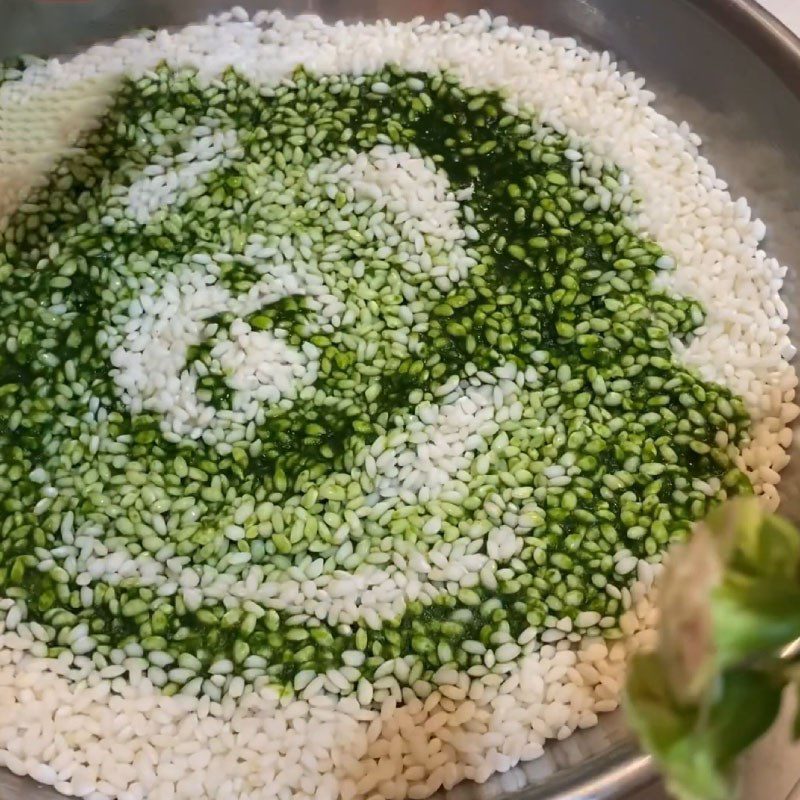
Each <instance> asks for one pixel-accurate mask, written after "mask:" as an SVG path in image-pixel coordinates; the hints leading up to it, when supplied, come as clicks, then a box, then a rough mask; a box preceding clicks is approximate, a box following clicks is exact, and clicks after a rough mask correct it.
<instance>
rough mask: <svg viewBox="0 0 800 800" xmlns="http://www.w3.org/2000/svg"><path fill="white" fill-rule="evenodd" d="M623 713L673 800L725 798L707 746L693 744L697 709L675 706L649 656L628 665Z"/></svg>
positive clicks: (661, 672) (661, 673)
mask: <svg viewBox="0 0 800 800" xmlns="http://www.w3.org/2000/svg"><path fill="white" fill-rule="evenodd" d="M625 710H626V713H627V717H628V721H629V723H630V725H631V727H632V728H633V729H634V731H635V732H636V734H637V735H638V736H639V739H640V741H641V743H642V744H643V745H644V747H645V749H647V751H648V752H649V753H651V754H652V756H653V758H654V759H655V760H656V762H657V763H658V765H659V767H660V769H661V770H662V772H663V774H664V778H665V780H666V782H667V786H668V788H669V789H670V791H671V792H672V793H673V794H674V795H675V796H676V797H677V798H678V800H727V798H728V796H729V791H728V790H729V786H728V781H727V778H726V776H725V775H724V774H722V773H721V772H720V771H719V770H718V769H717V767H716V764H715V763H714V759H713V757H712V755H711V753H710V752H709V750H708V748H707V747H702V746H698V742H697V741H696V735H695V728H696V726H697V721H698V717H699V714H698V711H697V709H696V708H694V707H691V706H689V707H682V706H680V705H679V704H678V702H677V701H676V699H675V697H674V696H673V694H672V693H671V691H670V689H669V683H668V681H667V678H666V674H665V672H664V668H663V665H662V663H661V660H660V659H659V658H658V656H656V655H655V654H648V655H638V656H636V657H635V658H634V659H633V661H632V662H631V665H630V668H629V673H628V682H627V686H626V691H625Z"/></svg>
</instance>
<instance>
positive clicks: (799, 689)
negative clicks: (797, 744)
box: [792, 680, 800, 741]
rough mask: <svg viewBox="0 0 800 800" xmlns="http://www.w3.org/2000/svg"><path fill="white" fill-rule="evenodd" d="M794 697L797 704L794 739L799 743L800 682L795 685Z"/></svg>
mask: <svg viewBox="0 0 800 800" xmlns="http://www.w3.org/2000/svg"><path fill="white" fill-rule="evenodd" d="M794 697H795V703H796V704H797V712H796V713H795V715H794V725H793V726H792V738H793V739H794V740H795V741H797V740H798V739H800V680H798V681H796V682H795V684H794Z"/></svg>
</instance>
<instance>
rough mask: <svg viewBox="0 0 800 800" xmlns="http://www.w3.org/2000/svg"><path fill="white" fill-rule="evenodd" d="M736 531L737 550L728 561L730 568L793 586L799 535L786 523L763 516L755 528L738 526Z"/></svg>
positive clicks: (795, 578) (798, 549)
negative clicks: (779, 580)
mask: <svg viewBox="0 0 800 800" xmlns="http://www.w3.org/2000/svg"><path fill="white" fill-rule="evenodd" d="M738 531H739V537H738V540H737V547H736V550H735V552H734V555H733V558H732V559H731V567H732V568H733V569H735V570H737V571H740V572H743V573H746V574H748V573H749V574H751V575H754V576H761V577H764V578H778V579H782V580H786V581H792V582H794V583H796V581H797V567H798V561H800V536H798V534H797V531H796V530H795V528H794V527H793V526H792V525H791V524H790V523H789V522H787V521H786V520H784V519H781V518H780V517H776V516H774V515H767V516H764V517H763V518H762V519H761V521H760V524H759V525H758V526H757V527H747V526H744V525H742V524H740V525H739V527H738Z"/></svg>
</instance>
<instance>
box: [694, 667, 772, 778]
mask: <svg viewBox="0 0 800 800" xmlns="http://www.w3.org/2000/svg"><path fill="white" fill-rule="evenodd" d="M782 691H783V683H782V681H781V680H780V679H776V678H775V676H773V675H771V674H769V673H766V672H761V671H757V670H750V669H733V670H730V671H728V672H726V673H725V675H724V676H723V678H722V688H721V691H720V694H719V696H718V697H717V698H716V699H715V700H714V703H713V705H712V706H711V708H710V709H709V712H708V719H707V722H706V725H707V729H706V731H705V733H704V736H705V738H706V739H707V741H708V746H709V748H710V749H711V750H712V751H713V754H714V759H715V761H716V763H717V764H718V765H719V766H720V768H721V769H727V768H728V767H729V766H730V765H731V763H732V762H733V760H734V759H735V758H736V756H738V755H739V754H740V753H742V751H744V750H745V749H747V748H748V747H749V746H750V745H751V744H753V742H755V741H756V739H758V738H759V737H760V736H761V735H762V734H763V733H765V732H766V731H767V730H768V729H769V727H770V726H771V725H772V723H773V722H774V721H775V718H776V717H777V716H778V711H779V710H780V705H781V694H782Z"/></svg>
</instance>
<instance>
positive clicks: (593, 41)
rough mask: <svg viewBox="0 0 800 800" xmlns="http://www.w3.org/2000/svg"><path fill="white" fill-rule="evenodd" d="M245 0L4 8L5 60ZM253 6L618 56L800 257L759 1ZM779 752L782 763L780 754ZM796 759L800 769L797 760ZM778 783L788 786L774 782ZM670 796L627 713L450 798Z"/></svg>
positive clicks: (786, 124)
mask: <svg viewBox="0 0 800 800" xmlns="http://www.w3.org/2000/svg"><path fill="white" fill-rule="evenodd" d="M233 2H235V0H47V1H46V0H0V9H2V12H3V13H2V26H0V58H3V57H6V56H10V55H14V54H18V53H36V54H40V55H57V54H70V53H74V52H76V51H79V50H81V49H83V48H85V47H87V46H89V45H91V44H93V43H95V42H97V41H100V40H103V39H110V38H114V37H117V36H120V35H122V34H123V33H125V32H127V31H129V30H131V29H135V28H139V27H145V26H146V27H164V26H175V25H181V24H185V23H187V22H190V21H192V20H196V19H198V18H201V17H202V16H204V15H205V14H207V13H209V12H212V11H215V10H220V9H222V8H225V7H226V6H227V5H231V4H232V3H233ZM241 4H242V5H244V6H245V7H247V8H248V9H250V10H254V9H257V8H259V7H262V8H263V7H272V6H274V5H277V6H279V7H282V8H283V9H284V10H286V11H287V12H288V13H308V12H314V13H319V14H321V15H322V16H324V17H326V18H328V19H336V18H343V19H349V20H354V19H375V18H378V17H380V18H383V17H388V18H391V19H410V18H411V17H414V16H416V15H419V14H421V15H424V16H428V17H438V16H441V15H442V14H444V13H445V12H448V11H454V12H456V13H459V14H467V13H470V12H473V11H476V10H478V9H480V8H482V7H486V8H488V9H489V10H491V11H493V12H494V13H498V14H506V15H508V16H509V17H510V18H511V19H512V20H513V21H515V22H518V23H531V24H534V25H537V26H540V27H543V28H547V29H548V30H551V31H553V32H556V33H559V34H563V35H570V36H574V37H576V38H577V39H579V40H580V41H581V42H582V43H583V44H585V45H587V46H589V47H592V48H595V49H607V50H610V51H611V52H612V53H613V54H614V55H616V56H617V57H618V58H619V59H620V60H621V61H622V62H623V63H624V64H625V65H626V66H627V67H630V68H632V69H634V70H636V71H637V72H638V73H640V74H641V75H643V76H644V77H646V78H647V80H648V83H649V85H650V88H652V89H654V90H655V91H656V93H657V96H658V99H657V102H656V105H657V107H658V108H659V109H660V110H661V111H662V112H664V113H665V114H667V115H668V116H670V117H673V118H675V119H685V120H687V121H688V122H689V124H690V125H691V126H692V128H694V130H696V131H697V132H698V133H699V134H700V135H701V136H702V137H703V139H704V141H705V152H706V154H707V155H708V157H709V159H710V160H711V162H712V163H713V164H714V165H715V166H716V167H717V168H718V171H719V174H720V175H722V176H723V177H725V178H726V179H727V180H728V181H729V183H730V187H731V190H732V192H733V194H734V195H745V196H746V197H747V198H748V199H749V201H750V204H751V206H752V207H753V209H754V211H755V213H756V214H757V215H758V216H760V217H762V218H763V219H764V220H765V221H766V222H767V225H768V239H767V243H766V246H767V248H768V250H769V251H770V253H771V254H773V255H775V256H777V257H778V258H779V259H780V260H781V262H782V263H787V264H791V263H792V262H793V261H794V260H795V259H796V256H797V253H798V252H800V203H798V202H797V197H796V195H797V190H796V181H795V180H793V177H794V176H800V40H798V39H796V38H795V37H794V36H793V35H792V34H791V33H790V32H789V31H788V30H787V29H786V28H785V27H784V26H783V25H781V24H780V23H779V22H778V21H777V20H776V19H775V18H774V17H772V16H771V15H769V14H768V13H767V12H766V11H764V10H763V9H761V8H760V7H759V6H758V5H757V4H756V3H755V2H754V0H655V1H654V2H642V0H536V2H535V3H532V2H530V0H277V2H275V3H271V2H269V0H263V2H259V0H247V1H245V2H242V3H241ZM784 298H785V299H786V301H787V305H788V306H789V308H790V315H791V319H790V322H791V324H792V326H793V327H794V326H795V325H796V319H797V315H798V313H799V312H800V282H798V280H797V275H796V273H794V272H790V273H789V275H788V276H787V285H786V287H785V289H784ZM799 476H800V460H798V459H797V458H795V459H794V461H793V463H792V466H790V467H789V468H788V469H787V470H786V472H785V473H784V479H783V482H782V484H781V488H782V497H783V506H782V508H783V511H784V513H786V514H788V516H789V517H791V518H793V519H794V520H795V521H800V479H798V477H799ZM780 744H782V743H781V742H778V743H775V742H773V743H772V745H771V746H770V755H771V756H772V759H770V761H771V764H772V765H775V755H776V752H777V751H776V750H775V747H776V746H779V745H780ZM794 762H795V763H798V759H797V758H796V757H795V758H794ZM780 772H781V770H780V762H779V764H778V769H777V772H776V769H775V767H774V766H773V768H772V770H771V773H772V774H771V775H770V776H769V778H770V779H771V781H772V783H771V785H770V788H769V789H767V787H766V784H765V780H766V777H765V776H764V774H763V769H762V774H760V775H754V774H753V773H752V772H751V773H750V774H749V775H746V776H745V780H746V781H748V780H749V782H750V788H749V789H746V790H745V793H744V795H743V796H744V797H747V798H750V799H751V800H761V798H763V799H764V800H767V798H769V800H777V799H778V798H781V797H785V796H786V794H787V792H788V791H789V789H790V787H791V786H792V784H793V782H794V781H795V780H796V779H797V772H796V771H795V773H794V774H791V773H790V774H786V773H785V772H784V773H783V777H782V779H781V776H780V775H779V774H777V773H780ZM776 779H777V780H776ZM633 792H636V794H637V797H640V798H642V800H643V799H644V797H647V798H648V800H654V798H657V797H662V796H663V795H662V792H661V790H660V789H659V788H658V785H657V782H656V776H655V772H654V771H653V768H652V766H651V764H650V760H649V759H648V758H647V757H646V756H643V755H641V754H640V753H639V752H638V751H637V749H636V746H635V744H634V742H633V741H632V740H631V738H630V736H629V735H628V733H627V732H626V730H625V725H624V721H623V719H622V718H621V716H620V714H619V712H618V713H616V714H609V715H606V716H605V717H604V718H603V719H602V720H601V722H600V724H599V725H598V726H597V727H596V728H594V729H592V730H588V731H580V732H578V733H576V734H575V735H574V736H572V737H571V738H569V739H568V740H566V741H564V742H557V743H553V744H551V745H550V746H549V747H548V748H547V750H546V752H545V755H544V756H543V757H542V758H540V759H538V760H537V761H533V762H530V763H527V764H523V765H521V766H519V767H518V768H516V769H515V770H512V771H511V772H509V773H507V774H505V775H500V776H495V777H494V778H493V779H492V780H490V781H489V782H488V783H487V784H485V785H483V786H476V785H474V784H469V783H467V784H462V785H460V786H458V787H456V788H455V789H454V790H453V791H451V792H449V793H448V794H447V800H544V799H545V798H547V799H548V800H606V799H607V798H620V799H621V798H625V797H628V798H630V797H631V793H633ZM58 797H60V795H57V794H56V793H55V792H54V791H53V790H52V789H49V788H43V787H39V786H37V785H36V784H35V783H34V782H33V781H32V780H30V779H26V778H18V777H16V776H14V775H12V774H11V773H9V772H6V771H5V770H0V800H16V799H19V800H56V798H58Z"/></svg>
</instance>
